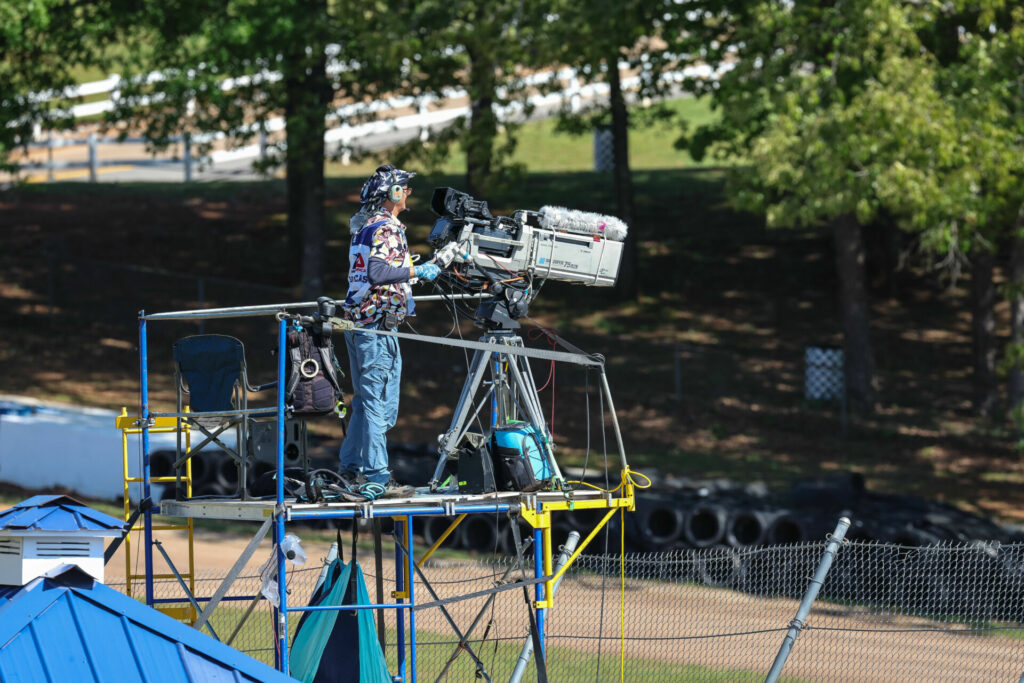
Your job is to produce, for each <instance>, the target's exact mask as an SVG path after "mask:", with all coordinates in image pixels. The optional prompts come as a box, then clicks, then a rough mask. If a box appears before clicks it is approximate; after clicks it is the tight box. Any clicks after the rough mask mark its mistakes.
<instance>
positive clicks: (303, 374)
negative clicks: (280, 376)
mask: <svg viewBox="0 0 1024 683" xmlns="http://www.w3.org/2000/svg"><path fill="white" fill-rule="evenodd" d="M287 348H288V361H289V362H288V363H287V364H286V365H285V369H286V372H287V375H288V378H287V383H286V384H285V399H284V400H285V404H286V405H287V406H288V410H289V411H290V412H291V414H292V415H293V416H295V417H317V416H319V415H328V414H330V413H337V414H338V415H339V416H340V415H342V414H343V412H344V411H343V408H344V407H345V395H344V393H343V392H342V390H341V378H342V377H344V373H342V371H341V366H340V365H338V359H337V357H336V356H335V355H334V344H333V343H332V342H331V325H330V323H326V322H320V321H317V322H315V323H313V324H302V325H301V326H297V325H292V326H291V327H289V328H288V338H287Z"/></svg>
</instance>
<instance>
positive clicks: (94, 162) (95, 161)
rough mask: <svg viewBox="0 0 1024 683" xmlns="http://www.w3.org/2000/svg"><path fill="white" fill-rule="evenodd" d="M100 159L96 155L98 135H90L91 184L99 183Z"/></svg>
mask: <svg viewBox="0 0 1024 683" xmlns="http://www.w3.org/2000/svg"><path fill="white" fill-rule="evenodd" d="M97 175H99V158H98V156H97V154H96V133H89V182H90V183H95V182H97V177H96V176H97Z"/></svg>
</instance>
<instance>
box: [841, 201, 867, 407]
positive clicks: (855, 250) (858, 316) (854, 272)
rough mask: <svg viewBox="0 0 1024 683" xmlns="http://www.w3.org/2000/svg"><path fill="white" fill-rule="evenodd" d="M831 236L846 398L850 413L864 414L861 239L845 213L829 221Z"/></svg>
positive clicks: (858, 228) (864, 295) (864, 309)
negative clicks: (836, 280)
mask: <svg viewBox="0 0 1024 683" xmlns="http://www.w3.org/2000/svg"><path fill="white" fill-rule="evenodd" d="M832 237H833V241H834V242H835V252H836V271H837V272H838V274H839V304H840V308H841V310H842V312H843V337H844V340H845V344H844V348H845V353H844V365H845V374H846V395H847V400H848V401H849V405H850V409H851V410H853V411H854V412H857V413H859V414H861V415H867V414H868V413H870V412H871V410H872V403H873V396H872V393H873V391H872V390H873V387H872V384H873V377H872V360H871V338H870V334H869V331H868V297H867V289H866V287H865V285H864V236H863V233H862V228H861V226H860V224H859V223H858V222H857V220H856V218H854V217H853V216H852V215H849V214H845V215H842V216H839V217H837V218H836V219H834V220H833V221H832Z"/></svg>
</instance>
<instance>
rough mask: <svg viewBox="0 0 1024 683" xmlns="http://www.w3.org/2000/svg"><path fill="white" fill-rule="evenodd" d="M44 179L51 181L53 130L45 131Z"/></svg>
mask: <svg viewBox="0 0 1024 683" xmlns="http://www.w3.org/2000/svg"><path fill="white" fill-rule="evenodd" d="M46 180H47V181H48V182H51V183H52V182H53V180H54V177H53V131H52V130H51V131H47V136H46Z"/></svg>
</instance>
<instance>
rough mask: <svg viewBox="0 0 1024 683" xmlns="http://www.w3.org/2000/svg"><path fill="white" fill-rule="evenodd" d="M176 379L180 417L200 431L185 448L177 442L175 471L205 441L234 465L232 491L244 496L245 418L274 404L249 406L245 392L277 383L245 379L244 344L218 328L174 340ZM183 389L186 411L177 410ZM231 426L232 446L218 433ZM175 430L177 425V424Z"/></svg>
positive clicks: (270, 411) (271, 411) (272, 410)
mask: <svg viewBox="0 0 1024 683" xmlns="http://www.w3.org/2000/svg"><path fill="white" fill-rule="evenodd" d="M174 368H175V384H176V385H177V395H178V415H179V418H178V419H179V420H181V421H183V422H187V423H188V424H189V426H190V427H191V428H193V429H196V430H198V431H200V432H201V433H202V434H203V436H204V437H205V438H204V439H203V440H202V441H200V442H199V443H198V444H197V445H195V446H193V447H192V449H191V450H190V451H189V452H188V453H184V454H183V453H182V452H181V444H180V443H179V444H178V453H177V458H176V459H175V463H174V467H175V470H176V471H180V468H181V467H182V466H183V465H184V464H185V461H186V460H188V458H190V457H192V456H193V455H195V454H196V453H198V452H199V451H200V450H202V448H203V447H204V446H206V445H208V444H210V443H212V444H214V445H216V446H218V447H219V448H220V449H222V450H223V451H225V452H226V453H227V454H228V455H229V456H230V457H231V458H232V459H233V460H234V461H235V463H236V466H237V467H238V488H237V490H236V494H237V495H239V496H240V497H241V498H245V497H246V476H247V474H248V473H247V464H248V463H247V457H246V456H247V453H246V450H247V449H246V443H247V440H248V438H247V437H248V422H249V419H250V418H252V417H254V416H256V415H271V414H274V413H276V411H277V409H276V408H252V409H251V408H249V402H248V392H250V391H252V392H258V391H262V390H264V389H267V388H269V387H273V386H276V385H277V382H276V381H275V382H269V383H267V384H261V385H259V386H256V387H254V386H252V385H251V384H249V377H248V375H247V374H246V366H245V348H244V347H243V346H242V342H240V341H239V340H238V339H235V338H234V337H228V336H226V335H222V334H201V335H195V336H191V337H185V338H183V339H179V340H178V341H177V342H175V344H174ZM186 394H187V395H188V404H189V412H187V413H184V412H182V408H183V403H184V396H185V395H186ZM231 428H234V429H235V434H236V437H237V438H236V441H235V448H231V447H230V446H229V445H227V444H226V443H224V441H222V440H221V438H220V436H221V434H223V433H224V432H225V431H227V430H228V429H231ZM179 433H180V430H179Z"/></svg>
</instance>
